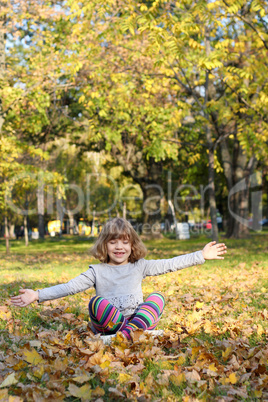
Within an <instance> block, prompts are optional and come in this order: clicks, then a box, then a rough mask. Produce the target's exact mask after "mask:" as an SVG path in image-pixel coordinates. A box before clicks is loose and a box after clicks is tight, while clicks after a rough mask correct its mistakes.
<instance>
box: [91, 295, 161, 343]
mask: <svg viewBox="0 0 268 402" xmlns="http://www.w3.org/2000/svg"><path fill="white" fill-rule="evenodd" d="M164 307H165V299H164V296H163V295H162V294H161V293H159V292H154V293H151V294H150V296H148V297H147V299H146V300H145V302H144V303H142V304H141V306H140V307H139V309H138V311H137V312H136V313H135V314H133V315H132V316H131V317H129V318H125V317H124V316H123V314H122V313H121V312H120V311H119V310H118V309H117V308H116V307H114V306H113V305H112V304H111V303H110V302H109V301H108V300H106V299H104V298H103V297H100V296H95V297H93V298H92V299H91V300H90V302H89V305H88V308H89V315H90V318H91V322H92V325H93V327H94V329H95V330H96V331H97V332H98V333H102V334H107V335H108V334H109V335H110V334H115V333H116V332H118V331H120V332H122V334H123V335H124V336H125V337H126V338H127V339H131V337H130V332H131V331H135V330H136V329H142V330H143V331H145V330H147V329H148V330H152V329H154V328H155V327H156V326H157V324H158V322H159V320H160V318H161V315H162V313H163V310H164Z"/></svg>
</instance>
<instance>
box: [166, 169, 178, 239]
mask: <svg viewBox="0 0 268 402" xmlns="http://www.w3.org/2000/svg"><path fill="white" fill-rule="evenodd" d="M171 175H172V172H171V171H169V172H168V206H169V210H170V212H171V215H172V218H173V223H174V226H175V234H176V239H177V240H178V239H179V231H178V225H177V219H176V213H175V208H174V205H173V202H172V201H171V198H172V179H171Z"/></svg>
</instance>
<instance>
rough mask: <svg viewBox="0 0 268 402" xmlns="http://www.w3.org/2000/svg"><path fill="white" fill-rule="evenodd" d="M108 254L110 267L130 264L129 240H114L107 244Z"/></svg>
mask: <svg viewBox="0 0 268 402" xmlns="http://www.w3.org/2000/svg"><path fill="white" fill-rule="evenodd" d="M107 253H108V256H109V262H108V264H110V265H125V264H128V258H129V256H130V254H131V243H130V241H129V240H127V239H112V240H110V241H108V243H107Z"/></svg>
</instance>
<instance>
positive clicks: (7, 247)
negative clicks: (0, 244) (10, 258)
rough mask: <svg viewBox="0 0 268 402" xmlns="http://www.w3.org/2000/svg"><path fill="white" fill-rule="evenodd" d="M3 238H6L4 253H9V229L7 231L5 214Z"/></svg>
mask: <svg viewBox="0 0 268 402" xmlns="http://www.w3.org/2000/svg"><path fill="white" fill-rule="evenodd" d="M5 239H6V253H7V254H9V231H8V221H7V217H6V216H5Z"/></svg>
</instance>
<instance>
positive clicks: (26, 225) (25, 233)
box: [23, 215, 29, 247]
mask: <svg viewBox="0 0 268 402" xmlns="http://www.w3.org/2000/svg"><path fill="white" fill-rule="evenodd" d="M23 220H24V236H25V246H26V247H28V244H29V236H28V222H27V216H26V215H24V219H23Z"/></svg>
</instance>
